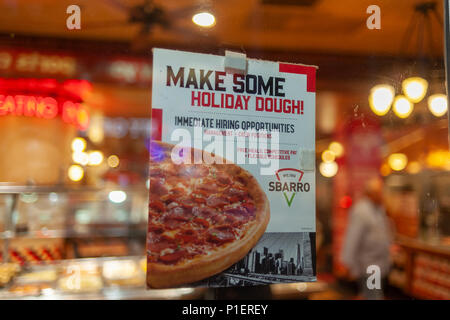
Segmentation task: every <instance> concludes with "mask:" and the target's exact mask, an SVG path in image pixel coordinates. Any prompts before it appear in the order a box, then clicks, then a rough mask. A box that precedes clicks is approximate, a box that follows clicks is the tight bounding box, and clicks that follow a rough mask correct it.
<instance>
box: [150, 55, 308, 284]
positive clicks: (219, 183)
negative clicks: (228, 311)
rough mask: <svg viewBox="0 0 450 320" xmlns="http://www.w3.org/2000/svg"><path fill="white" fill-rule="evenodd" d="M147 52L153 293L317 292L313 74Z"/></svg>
mask: <svg viewBox="0 0 450 320" xmlns="http://www.w3.org/2000/svg"><path fill="white" fill-rule="evenodd" d="M224 60H225V58H224V57H223V56H214V55H206V54H196V53H190V52H182V51H174V50H165V49H154V51H153V64H154V65H153V88H152V128H151V131H152V140H151V143H150V202H149V226H148V236H147V284H148V287H149V288H170V287H180V286H183V287H186V286H189V287H195V286H211V287H220V286H243V285H258V284H269V283H282V282H303V281H315V279H316V276H315V270H314V266H315V263H314V261H313V260H312V259H313V257H314V256H315V255H313V251H314V250H315V171H314V170H315V167H314V166H315V75H316V67H314V66H305V65H299V64H287V63H279V62H268V61H261V60H254V59H247V70H246V72H242V73H239V72H232V73H231V72H226V71H225V70H226V69H225V66H224Z"/></svg>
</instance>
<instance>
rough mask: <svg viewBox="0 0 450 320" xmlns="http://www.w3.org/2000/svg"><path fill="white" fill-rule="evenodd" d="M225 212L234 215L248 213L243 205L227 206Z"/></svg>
mask: <svg viewBox="0 0 450 320" xmlns="http://www.w3.org/2000/svg"><path fill="white" fill-rule="evenodd" d="M225 213H228V214H232V215H236V216H246V215H248V211H247V209H246V208H245V207H235V208H228V209H226V210H225Z"/></svg>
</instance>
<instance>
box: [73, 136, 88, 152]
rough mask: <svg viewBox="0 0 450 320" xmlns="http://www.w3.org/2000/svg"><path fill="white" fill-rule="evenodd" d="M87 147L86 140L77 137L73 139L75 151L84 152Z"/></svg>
mask: <svg viewBox="0 0 450 320" xmlns="http://www.w3.org/2000/svg"><path fill="white" fill-rule="evenodd" d="M84 149H86V140H84V139H83V138H80V137H77V138H75V139H73V140H72V150H73V152H82V151H84Z"/></svg>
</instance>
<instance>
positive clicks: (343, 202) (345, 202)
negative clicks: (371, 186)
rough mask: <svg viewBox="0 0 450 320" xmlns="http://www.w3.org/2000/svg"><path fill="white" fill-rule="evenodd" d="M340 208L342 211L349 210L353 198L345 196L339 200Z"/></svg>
mask: <svg viewBox="0 0 450 320" xmlns="http://www.w3.org/2000/svg"><path fill="white" fill-rule="evenodd" d="M339 206H340V207H341V208H342V209H348V208H350V207H351V206H352V198H351V197H350V196H343V197H342V198H341V199H340V200H339Z"/></svg>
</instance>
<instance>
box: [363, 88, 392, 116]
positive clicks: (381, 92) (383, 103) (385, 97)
mask: <svg viewBox="0 0 450 320" xmlns="http://www.w3.org/2000/svg"><path fill="white" fill-rule="evenodd" d="M394 96H395V90H394V87H392V86H390V85H387V84H380V85H377V86H375V87H373V88H372V90H370V95H369V104H370V108H371V109H372V111H373V112H374V113H375V114H376V115H377V116H384V115H385V114H386V113H388V111H389V109H390V108H391V104H392V101H393V100H394Z"/></svg>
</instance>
